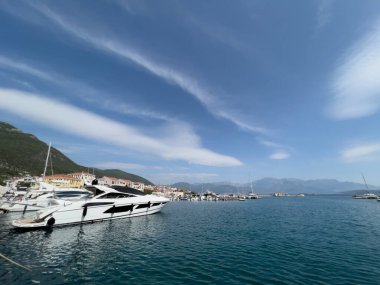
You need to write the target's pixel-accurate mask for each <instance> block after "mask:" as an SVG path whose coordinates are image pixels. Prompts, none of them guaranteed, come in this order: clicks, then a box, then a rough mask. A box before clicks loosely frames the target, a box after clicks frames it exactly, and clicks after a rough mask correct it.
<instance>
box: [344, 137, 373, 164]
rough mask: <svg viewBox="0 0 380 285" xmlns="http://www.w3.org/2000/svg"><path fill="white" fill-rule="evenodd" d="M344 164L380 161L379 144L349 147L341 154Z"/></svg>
mask: <svg viewBox="0 0 380 285" xmlns="http://www.w3.org/2000/svg"><path fill="white" fill-rule="evenodd" d="M341 158H342V159H343V160H344V161H345V162H358V161H368V160H380V142H374V143H367V144H361V145H356V146H351V147H348V148H346V149H344V150H343V151H342V152H341Z"/></svg>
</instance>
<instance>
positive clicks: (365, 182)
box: [362, 173, 368, 190]
mask: <svg viewBox="0 0 380 285" xmlns="http://www.w3.org/2000/svg"><path fill="white" fill-rule="evenodd" d="M362 177H363V180H364V184H365V187H366V188H367V190H368V185H367V181H366V180H365V177H364V174H363V173H362Z"/></svg>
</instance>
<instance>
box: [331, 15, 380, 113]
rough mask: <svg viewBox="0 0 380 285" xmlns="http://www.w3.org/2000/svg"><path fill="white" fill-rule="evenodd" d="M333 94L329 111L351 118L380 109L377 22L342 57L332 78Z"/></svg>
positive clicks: (379, 50) (379, 57) (378, 24)
mask: <svg viewBox="0 0 380 285" xmlns="http://www.w3.org/2000/svg"><path fill="white" fill-rule="evenodd" d="M332 89H333V92H334V98H333V101H332V103H331V105H330V106H329V109H328V111H329V114H330V115H331V116H332V117H333V118H335V119H354V118H360V117H365V116H369V115H372V114H374V113H376V112H378V111H379V110H380V22H379V21H377V22H376V23H375V25H374V26H373V28H372V29H371V31H369V32H368V33H367V35H366V36H365V37H364V38H362V39H361V40H359V41H358V42H357V43H356V44H355V45H354V46H353V47H351V48H350V49H349V51H348V53H347V54H346V55H345V56H344V58H343V63H342V64H341V65H340V66H339V67H338V69H337V71H336V76H335V78H334V80H333V85H332Z"/></svg>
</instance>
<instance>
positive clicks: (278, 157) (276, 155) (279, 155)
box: [269, 151, 290, 160]
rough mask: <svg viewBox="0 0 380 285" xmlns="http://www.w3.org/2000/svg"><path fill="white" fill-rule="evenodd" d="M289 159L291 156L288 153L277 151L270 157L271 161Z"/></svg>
mask: <svg viewBox="0 0 380 285" xmlns="http://www.w3.org/2000/svg"><path fill="white" fill-rule="evenodd" d="M289 157H290V154H289V153H288V152H286V151H276V152H274V153H273V154H271V155H270V156H269V158H270V159H274V160H283V159H288V158H289Z"/></svg>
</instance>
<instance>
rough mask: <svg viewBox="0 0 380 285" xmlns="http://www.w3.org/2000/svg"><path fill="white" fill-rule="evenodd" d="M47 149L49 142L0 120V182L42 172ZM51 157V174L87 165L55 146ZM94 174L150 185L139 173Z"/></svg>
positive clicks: (109, 170)
mask: <svg viewBox="0 0 380 285" xmlns="http://www.w3.org/2000/svg"><path fill="white" fill-rule="evenodd" d="M47 151H48V145H47V144H46V143H44V142H42V141H40V140H39V139H38V138H37V137H35V136H34V135H31V134H26V133H23V132H22V131H21V130H19V129H17V128H15V127H14V126H12V125H10V124H7V123H4V122H0V182H1V181H2V180H4V179H7V178H8V177H12V176H19V175H24V174H30V175H32V176H39V175H41V174H42V172H43V170H44V167H45V161H46V155H47ZM51 157H52V161H53V169H54V173H60V174H66V173H71V172H77V171H85V172H87V171H88V167H85V166H81V165H78V164H76V163H75V162H74V161H72V160H71V159H70V158H68V157H67V156H65V155H64V154H63V153H62V152H60V151H59V150H57V149H55V148H54V147H52V148H51ZM91 169H93V168H92V167H91ZM94 174H95V175H96V176H97V177H102V176H112V177H116V178H124V179H129V180H131V181H138V182H143V183H144V184H150V185H153V183H152V182H150V181H149V180H147V179H145V178H143V177H141V176H138V175H135V174H131V173H128V172H124V171H122V170H118V169H107V170H102V169H97V168H94Z"/></svg>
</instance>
